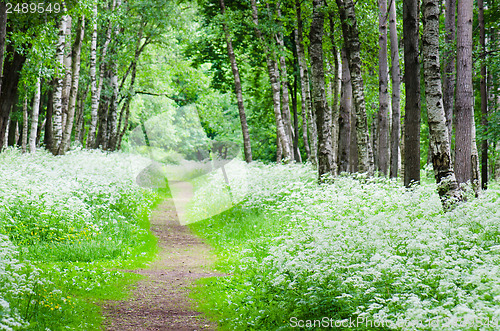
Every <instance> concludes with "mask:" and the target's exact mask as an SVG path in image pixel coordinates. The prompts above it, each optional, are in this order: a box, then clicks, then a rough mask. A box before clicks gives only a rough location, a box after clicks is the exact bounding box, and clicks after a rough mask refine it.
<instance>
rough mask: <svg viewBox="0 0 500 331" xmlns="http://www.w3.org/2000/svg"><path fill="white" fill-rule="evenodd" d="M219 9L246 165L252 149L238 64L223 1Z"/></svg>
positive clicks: (249, 160) (250, 158)
mask: <svg viewBox="0 0 500 331" xmlns="http://www.w3.org/2000/svg"><path fill="white" fill-rule="evenodd" d="M219 4H220V9H221V13H222V20H223V21H222V29H223V30H224V36H225V38H226V45H227V54H228V57H229V61H230V63H231V71H232V73H233V78H234V92H235V94H236V100H237V105H238V114H239V116H240V123H241V132H242V135H243V150H244V153H245V161H246V162H247V163H250V162H252V147H251V144H250V134H249V132H248V124H247V117H246V114H245V106H244V103H243V89H242V87H241V79H240V71H239V69H238V63H237V62H236V55H235V53H234V49H233V42H232V39H231V35H230V33H229V29H228V26H227V23H226V5H225V3H224V0H220V1H219Z"/></svg>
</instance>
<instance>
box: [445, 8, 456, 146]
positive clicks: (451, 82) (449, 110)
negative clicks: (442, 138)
mask: <svg viewBox="0 0 500 331" xmlns="http://www.w3.org/2000/svg"><path fill="white" fill-rule="evenodd" d="M456 6H457V3H456V0H446V4H445V7H446V9H445V18H444V29H445V44H446V50H447V51H446V52H445V54H446V55H445V58H444V78H443V104H444V113H445V116H446V127H447V128H448V139H449V141H450V146H451V136H452V133H453V104H454V100H455V19H456V15H455V14H456Z"/></svg>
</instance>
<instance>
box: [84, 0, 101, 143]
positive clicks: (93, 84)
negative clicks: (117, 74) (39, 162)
mask: <svg viewBox="0 0 500 331" xmlns="http://www.w3.org/2000/svg"><path fill="white" fill-rule="evenodd" d="M92 20H93V23H92V38H91V41H90V95H91V106H90V125H89V132H88V134H87V145H86V147H87V148H94V145H95V134H96V128H97V110H98V108H99V97H100V95H99V94H98V93H97V91H98V90H97V77H96V66H97V0H94V7H93V9H92Z"/></svg>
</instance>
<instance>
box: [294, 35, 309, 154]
mask: <svg viewBox="0 0 500 331" xmlns="http://www.w3.org/2000/svg"><path fill="white" fill-rule="evenodd" d="M298 34H299V32H298V29H295V31H294V36H295V47H296V49H297V62H298V68H299V78H300V106H301V107H300V109H301V117H302V140H303V142H304V149H305V151H306V156H307V159H308V160H309V161H311V149H310V148H309V139H308V137H307V113H308V109H309V107H308V104H307V102H306V95H307V93H306V88H305V87H304V85H305V84H306V82H307V78H306V77H305V75H307V68H305V64H304V62H303V61H305V56H304V54H303V52H304V46H302V58H301V56H300V55H299V48H300V46H299V38H298ZM307 84H309V83H307Z"/></svg>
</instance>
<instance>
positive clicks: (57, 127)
mask: <svg viewBox="0 0 500 331" xmlns="http://www.w3.org/2000/svg"><path fill="white" fill-rule="evenodd" d="M67 19H68V15H63V16H62V18H61V22H60V24H59V37H58V40H57V44H56V63H57V64H58V67H59V69H62V68H64V45H65V39H66V21H67ZM63 81H64V80H63V74H62V72H60V71H57V72H56V75H55V77H54V86H53V89H54V92H53V94H52V99H53V101H52V104H53V114H54V117H53V120H52V124H53V133H54V139H53V141H52V153H53V154H57V152H58V150H59V145H60V144H61V140H62V93H63Z"/></svg>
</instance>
